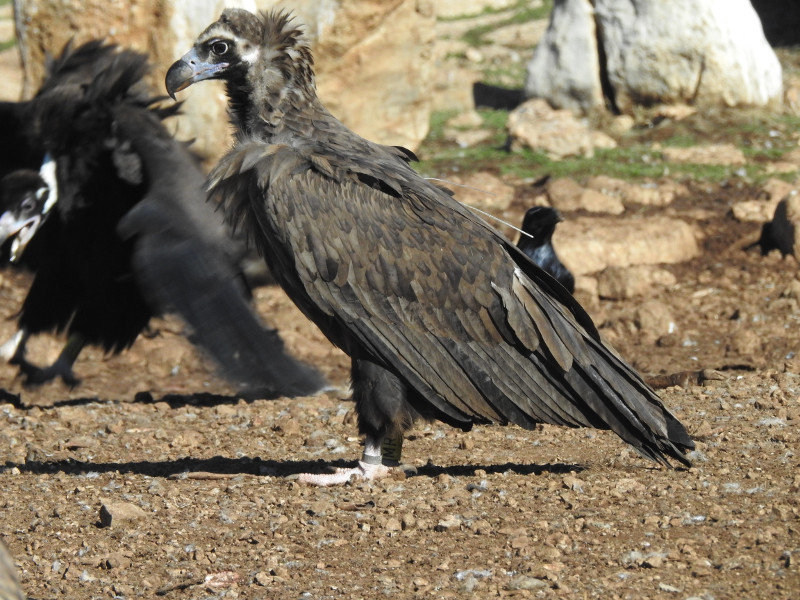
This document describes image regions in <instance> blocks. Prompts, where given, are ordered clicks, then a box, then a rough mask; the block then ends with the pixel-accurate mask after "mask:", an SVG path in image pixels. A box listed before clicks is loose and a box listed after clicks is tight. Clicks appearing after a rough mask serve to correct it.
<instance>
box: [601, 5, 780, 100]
mask: <svg viewBox="0 0 800 600" xmlns="http://www.w3.org/2000/svg"><path fill="white" fill-rule="evenodd" d="M596 10H597V18H598V22H599V23H600V26H601V27H602V31H603V46H604V48H605V55H606V59H607V62H606V65H607V71H608V77H609V81H610V83H611V86H612V87H613V89H614V91H615V101H616V103H617V106H618V107H619V108H620V110H622V111H623V112H627V111H629V110H630V108H631V107H632V105H634V104H638V103H642V102H682V101H692V102H694V103H706V102H708V103H715V104H718V103H722V104H726V105H728V106H736V105H754V106H762V105H765V104H769V103H771V102H776V101H780V99H781V97H782V95H783V83H782V74H781V67H780V64H779V62H778V58H777V57H776V56H775V53H774V52H773V51H772V48H770V46H769V44H768V43H767V40H766V38H765V37H764V31H763V29H762V27H761V21H760V20H759V18H758V15H757V14H756V12H755V10H754V9H753V7H752V5H751V4H750V2H749V0H671V1H670V2H662V1H660V0H598V1H597V6H596Z"/></svg>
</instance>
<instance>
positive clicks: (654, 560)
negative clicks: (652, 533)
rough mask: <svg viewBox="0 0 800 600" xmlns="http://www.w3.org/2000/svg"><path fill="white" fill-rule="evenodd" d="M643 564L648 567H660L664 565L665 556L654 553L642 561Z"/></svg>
mask: <svg viewBox="0 0 800 600" xmlns="http://www.w3.org/2000/svg"><path fill="white" fill-rule="evenodd" d="M642 566H643V567H645V568H648V569H660V568H661V567H663V566H664V557H663V556H659V555H658V554H654V555H652V556H648V557H647V558H645V559H644V560H643V561H642Z"/></svg>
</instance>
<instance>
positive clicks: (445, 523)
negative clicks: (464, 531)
mask: <svg viewBox="0 0 800 600" xmlns="http://www.w3.org/2000/svg"><path fill="white" fill-rule="evenodd" d="M460 527H461V519H459V518H458V517H457V516H456V515H447V516H446V517H445V518H444V519H441V520H440V521H439V522H438V523H437V524H436V527H434V530H436V531H448V530H450V529H459V528H460Z"/></svg>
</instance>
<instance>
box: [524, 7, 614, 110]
mask: <svg viewBox="0 0 800 600" xmlns="http://www.w3.org/2000/svg"><path fill="white" fill-rule="evenodd" d="M598 56H599V55H598V51H597V32H596V31H595V22H594V9H593V8H592V5H591V3H590V2H589V1H588V0H555V3H554V5H553V12H552V13H551V15H550V25H549V26H548V28H547V32H546V33H545V34H544V37H543V38H542V40H541V41H540V42H539V45H538V46H536V51H535V52H534V53H533V57H532V58H531V60H530V63H528V70H527V76H526V79H525V96H526V97H528V98H545V99H547V101H548V102H549V103H550V104H552V105H553V106H555V107H557V108H565V109H569V110H572V111H574V112H579V111H585V110H588V109H589V108H591V107H594V106H602V104H603V92H602V88H601V85H600V68H599V65H600V61H599V58H598Z"/></svg>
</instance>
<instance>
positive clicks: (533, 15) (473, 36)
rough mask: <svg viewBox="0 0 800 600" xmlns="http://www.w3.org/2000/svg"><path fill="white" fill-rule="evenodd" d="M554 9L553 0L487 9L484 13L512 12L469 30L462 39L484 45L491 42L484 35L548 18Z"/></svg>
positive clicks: (523, 0) (526, 0)
mask: <svg viewBox="0 0 800 600" xmlns="http://www.w3.org/2000/svg"><path fill="white" fill-rule="evenodd" d="M552 11H553V0H544V2H542V5H541V6H538V7H531V6H530V2H529V1H528V0H521V1H520V2H517V3H516V4H515V5H514V6H513V7H511V8H510V9H504V10H489V9H487V10H485V11H484V13H483V14H495V13H505V12H510V13H511V14H510V15H509V16H508V17H507V18H505V19H501V20H499V21H495V22H494V23H489V24H486V25H479V26H477V27H473V28H472V29H469V30H467V31H466V32H465V33H464V35H463V37H462V39H463V40H464V41H465V42H467V43H468V44H469V45H470V46H475V47H477V46H483V45H485V44H487V43H489V42H487V41H486V40H484V39H483V38H484V36H485V35H486V34H488V33H491V32H493V31H495V30H497V29H500V28H502V27H508V26H509V25H519V24H520V23H527V22H528V21H535V20H537V19H546V18H548V17H549V16H550V13H551V12H552Z"/></svg>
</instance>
